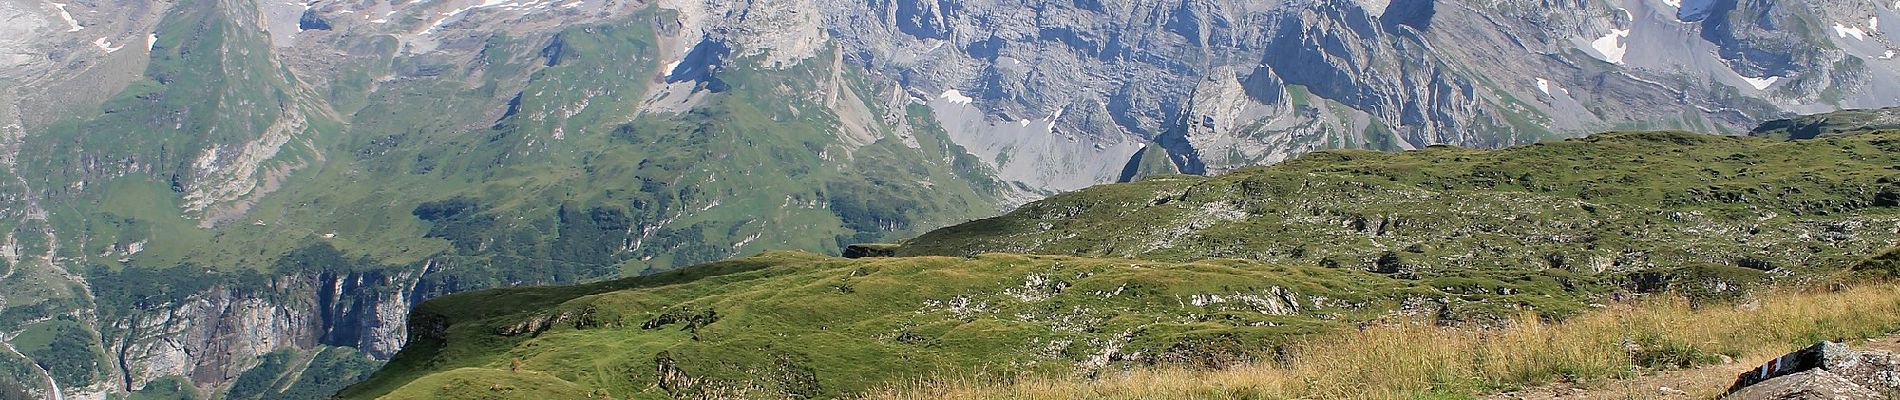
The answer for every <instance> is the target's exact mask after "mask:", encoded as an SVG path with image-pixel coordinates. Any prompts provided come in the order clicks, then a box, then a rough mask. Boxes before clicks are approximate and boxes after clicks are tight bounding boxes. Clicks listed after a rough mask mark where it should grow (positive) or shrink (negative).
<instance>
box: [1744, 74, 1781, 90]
mask: <svg viewBox="0 0 1900 400" xmlns="http://www.w3.org/2000/svg"><path fill="white" fill-rule="evenodd" d="M1742 81H1744V82H1748V86H1753V87H1755V90H1768V87H1769V86H1774V85H1775V82H1780V81H1781V77H1779V76H1770V77H1766V78H1750V77H1748V76H1742Z"/></svg>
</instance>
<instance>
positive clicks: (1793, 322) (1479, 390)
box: [867, 284, 1900, 399]
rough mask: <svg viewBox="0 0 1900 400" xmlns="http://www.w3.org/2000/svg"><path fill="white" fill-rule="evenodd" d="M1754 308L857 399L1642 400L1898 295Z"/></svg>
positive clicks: (1382, 339) (932, 385)
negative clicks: (1664, 382) (1496, 396)
mask: <svg viewBox="0 0 1900 400" xmlns="http://www.w3.org/2000/svg"><path fill="white" fill-rule="evenodd" d="M1756 299H1757V300H1754V301H1751V302H1749V303H1745V304H1742V305H1721V306H1710V307H1702V308H1699V309H1698V308H1694V307H1691V306H1690V304H1689V302H1687V301H1685V300H1683V299H1680V298H1664V297H1661V296H1659V297H1656V298H1652V299H1648V300H1644V301H1640V302H1637V303H1634V304H1625V305H1616V306H1611V307H1607V308H1604V309H1602V310H1600V311H1598V312H1594V313H1590V314H1586V315H1583V316H1579V317H1576V318H1572V319H1569V320H1566V321H1564V322H1560V323H1547V322H1542V321H1538V320H1537V319H1535V318H1530V317H1526V318H1521V319H1519V320H1517V321H1516V323H1514V324H1510V325H1509V327H1506V328H1500V329H1459V328H1445V327H1435V326H1430V325H1427V324H1421V323H1398V324H1390V325H1385V326H1377V327H1373V328H1370V329H1366V330H1364V331H1351V332H1342V333H1340V334H1338V335H1331V336H1328V337H1319V338H1314V339H1310V340H1306V341H1303V342H1300V343H1297V344H1295V345H1292V346H1290V347H1289V356H1288V357H1285V358H1284V360H1285V361H1284V362H1283V364H1284V365H1273V364H1264V363H1263V364H1253V365H1243V366H1240V367H1236V368H1230V369H1223V370H1213V371H1208V370H1188V369H1174V368H1158V369H1141V370H1135V371H1129V372H1125V373H1111V374H1104V376H1103V377H1101V378H1099V379H1095V380H1082V379H1076V378H1065V377H1018V378H1015V379H972V378H970V377H962V378H958V377H950V378H945V379H935V380H929V381H925V382H918V383H914V384H909V385H904V386H899V387H893V388H888V389H885V390H881V391H878V392H875V393H872V394H871V395H869V396H867V397H868V398H872V399H1276V398H1329V399H1331V398H1338V399H1400V398H1405V399H1411V398H1468V397H1472V396H1481V395H1485V394H1489V393H1497V392H1501V391H1505V390H1511V389H1517V388H1524V387H1529V386H1540V385H1547V384H1552V383H1566V382H1567V383H1573V384H1575V385H1578V386H1580V387H1593V388H1599V389H1603V390H1605V391H1606V392H1611V391H1613V392H1618V393H1629V394H1630V396H1637V397H1640V396H1641V395H1642V393H1643V392H1642V391H1641V390H1640V389H1637V390H1632V389H1631V388H1625V387H1622V386H1619V385H1618V384H1617V382H1627V380H1628V379H1629V378H1636V377H1640V376H1643V375H1644V374H1648V373H1653V372H1656V371H1659V370H1668V369H1676V368H1684V367H1696V366H1703V365H1709V364H1716V363H1719V362H1720V361H1719V360H1720V359H1721V358H1722V357H1725V356H1726V357H1733V358H1735V359H1738V360H1743V361H1744V362H1751V361H1752V360H1759V359H1763V358H1766V357H1770V356H1773V355H1779V354H1782V353H1785V352H1787V351H1791V350H1793V349H1796V348H1800V347H1802V346H1805V345H1809V344H1813V343H1814V342H1816V341H1819V340H1823V339H1859V338H1868V337H1875V336H1880V335H1883V334H1887V333H1889V332H1893V331H1895V330H1896V329H1900V286H1897V285H1893V284H1878V285H1866V286H1858V287H1851V288H1846V289H1843V290H1837V291H1795V290H1784V291H1774V292H1764V293H1760V294H1758V295H1757V297H1756ZM1730 369H1734V368H1730ZM1678 375H1682V374H1680V373H1679V374H1678ZM1701 375H1709V374H1693V375H1690V376H1694V377H1696V379H1718V380H1723V381H1722V382H1714V383H1712V384H1702V385H1699V387H1698V388H1697V390H1699V391H1705V392H1706V391H1709V390H1715V391H1718V392H1717V393H1719V390H1720V388H1722V387H1726V385H1727V384H1728V382H1726V379H1732V377H1733V375H1727V374H1720V373H1716V374H1713V375H1718V376H1716V377H1715V378H1702V377H1701ZM1623 386H1627V385H1623ZM1711 388H1713V389H1711ZM1648 390H1655V388H1648ZM1697 394H1714V393H1697ZM1612 397H1614V396H1612Z"/></svg>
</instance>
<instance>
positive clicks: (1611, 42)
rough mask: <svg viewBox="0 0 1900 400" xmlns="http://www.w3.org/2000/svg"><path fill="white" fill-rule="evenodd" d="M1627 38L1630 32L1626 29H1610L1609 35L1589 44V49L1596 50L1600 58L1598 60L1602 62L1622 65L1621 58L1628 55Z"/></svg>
mask: <svg viewBox="0 0 1900 400" xmlns="http://www.w3.org/2000/svg"><path fill="white" fill-rule="evenodd" d="M1629 37H1630V30H1628V29H1611V30H1610V34H1608V35H1603V37H1600V38H1597V40H1596V41H1593V42H1590V48H1592V49H1596V51H1597V54H1599V55H1601V56H1602V57H1599V58H1600V59H1602V60H1603V61H1605V62H1609V63H1611V64H1622V63H1623V56H1624V55H1625V54H1628V53H1629V40H1628V39H1629Z"/></svg>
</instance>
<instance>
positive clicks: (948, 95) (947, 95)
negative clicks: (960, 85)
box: [937, 89, 976, 104]
mask: <svg viewBox="0 0 1900 400" xmlns="http://www.w3.org/2000/svg"><path fill="white" fill-rule="evenodd" d="M937 97H938V98H942V99H944V100H949V101H950V102H951V103H956V104H970V102H973V101H976V99H973V98H970V96H964V95H963V92H959V91H957V90H956V89H950V90H945V91H943V94H942V95H939V96H937Z"/></svg>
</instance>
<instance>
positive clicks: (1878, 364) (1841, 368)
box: [1723, 342, 1900, 400]
mask: <svg viewBox="0 0 1900 400" xmlns="http://www.w3.org/2000/svg"><path fill="white" fill-rule="evenodd" d="M1890 393H1900V356H1895V355H1894V354H1893V353H1889V352H1885V351H1854V350H1851V349H1848V348H1847V345H1844V344H1840V343H1834V342H1821V343H1818V344H1815V345H1814V346H1811V347H1808V348H1806V349H1802V350H1800V351H1796V352H1793V353H1788V354H1787V355H1783V356H1781V357H1779V358H1776V359H1774V360H1772V361H1769V362H1768V363H1766V364H1762V366H1761V367H1758V368H1755V369H1754V370H1751V371H1748V372H1746V373H1743V374H1742V375H1741V376H1739V377H1736V379H1735V384H1734V385H1733V386H1730V387H1729V393H1728V394H1727V395H1725V396H1723V398H1725V399H1731V400H1785V399H1892V398H1894V397H1892V396H1889V395H1888V394H1890Z"/></svg>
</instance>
